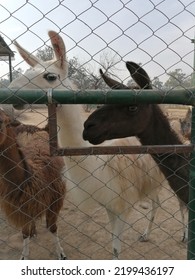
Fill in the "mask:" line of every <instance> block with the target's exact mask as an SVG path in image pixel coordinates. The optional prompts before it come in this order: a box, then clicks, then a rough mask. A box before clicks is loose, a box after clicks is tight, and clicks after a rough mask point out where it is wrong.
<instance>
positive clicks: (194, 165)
mask: <svg viewBox="0 0 195 280" xmlns="http://www.w3.org/2000/svg"><path fill="white" fill-rule="evenodd" d="M191 42H192V43H193V44H194V65H193V73H192V86H195V39H192V41H191ZM191 127H192V130H191V143H192V144H195V107H193V108H192V123H191ZM188 206H189V221H188V228H189V233H188V259H189V260H195V150H193V152H192V155H191V161H190V182H189V205H188Z"/></svg>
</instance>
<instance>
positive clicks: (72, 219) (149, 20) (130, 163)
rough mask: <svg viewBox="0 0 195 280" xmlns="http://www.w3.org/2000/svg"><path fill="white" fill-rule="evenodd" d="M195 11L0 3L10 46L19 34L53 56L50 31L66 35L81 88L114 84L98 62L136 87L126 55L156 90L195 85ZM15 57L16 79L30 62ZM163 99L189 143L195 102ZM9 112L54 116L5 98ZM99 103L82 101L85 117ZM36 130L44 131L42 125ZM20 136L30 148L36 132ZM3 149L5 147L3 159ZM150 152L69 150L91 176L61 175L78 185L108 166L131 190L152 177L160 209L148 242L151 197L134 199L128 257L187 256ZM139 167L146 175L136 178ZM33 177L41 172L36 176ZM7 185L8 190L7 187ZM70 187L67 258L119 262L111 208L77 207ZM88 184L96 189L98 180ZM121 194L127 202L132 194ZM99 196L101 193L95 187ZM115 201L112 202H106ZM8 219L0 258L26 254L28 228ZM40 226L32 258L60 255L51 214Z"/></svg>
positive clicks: (64, 229)
mask: <svg viewBox="0 0 195 280" xmlns="http://www.w3.org/2000/svg"><path fill="white" fill-rule="evenodd" d="M194 10H195V1H191V0H189V1H188V0H182V1H179V0H173V1H168V0H164V1H157V0H146V1H138V0H131V1H125V0H114V1H103V0H96V1H93V0H92V1H90V0H84V1H68V0H64V1H47V4H46V3H45V2H44V1H2V2H1V4H0V15H1V16H0V32H1V33H0V35H1V37H2V38H3V40H4V41H5V42H6V43H7V46H8V47H9V48H10V49H11V50H14V51H15V48H14V46H13V41H14V40H17V41H18V42H19V43H20V44H21V45H22V46H24V47H25V48H26V49H28V51H30V53H32V54H33V55H37V56H39V57H41V58H42V59H43V55H46V57H45V60H47V59H51V58H52V57H53V53H52V51H51V49H50V41H49V39H48V37H47V31H48V30H55V31H57V32H59V34H60V35H61V36H62V37H63V39H64V41H65V44H66V48H67V56H68V60H69V62H70V66H69V75H70V77H71V78H72V79H73V80H74V82H75V83H76V84H77V86H78V87H79V88H80V89H88V88H90V89H103V90H106V89H107V88H106V86H105V85H104V83H103V81H102V80H101V78H100V76H99V74H98V69H99V68H100V67H101V68H103V69H105V70H106V71H108V72H109V73H110V74H112V76H113V77H115V78H116V79H120V80H121V82H123V83H124V84H128V85H130V84H132V80H131V79H130V77H129V74H128V73H126V71H125V67H124V62H125V61H126V60H133V61H136V62H138V63H141V64H142V66H143V67H144V68H145V69H146V70H147V72H148V73H149V74H150V75H151V80H152V83H153V85H154V87H156V88H158V89H166V90H171V89H175V88H184V89H185V88H189V87H190V86H191V85H192V84H193V79H194V76H193V75H194V74H193V71H194V68H193V54H194V52H193V45H192V44H191V40H192V39H193V36H194V22H195V16H194V13H193V11H194ZM193 42H194V41H193V40H192V43H193ZM47 48H48V49H47ZM41 50H42V51H43V52H42V51H41ZM0 64H1V70H0V86H1V87H2V88H4V87H8V86H9V83H10V73H9V67H8V66H9V61H8V59H4V61H1V62H0ZM12 64H13V66H12V77H13V79H15V78H16V77H18V76H20V75H23V74H24V71H25V70H26V69H28V67H27V66H26V63H25V62H24V61H23V59H22V58H21V57H20V56H19V55H18V53H15V60H14V61H12ZM162 106H163V107H164V110H165V114H166V115H167V117H168V118H169V119H170V122H171V125H172V127H173V128H174V129H175V130H176V131H177V133H178V134H180V137H181V139H182V141H183V142H185V143H189V141H190V139H189V138H190V136H189V135H190V131H191V128H190V123H191V108H189V107H188V106H177V105H172V106H168V105H162ZM4 109H5V111H6V112H7V113H8V114H9V115H10V117H11V118H12V119H13V120H14V121H15V122H16V121H19V122H21V123H23V124H26V125H36V126H38V127H39V128H43V127H44V126H45V125H46V124H47V121H48V113H47V108H46V107H45V106H40V105H31V106H29V107H28V108H26V109H24V110H21V111H18V110H15V109H12V107H10V106H7V107H6V106H5V105H4ZM91 110H93V106H89V105H86V106H84V112H83V117H84V118H87V116H88V115H89V114H90V112H91ZM188 110H189V111H188ZM179 120H180V121H179ZM1 125H2V124H1ZM59 129H60V128H58V132H59ZM35 134H36V135H38V132H35ZM22 137H23V138H22V140H21V139H20V141H21V143H22V144H21V143H20V145H23V146H27V143H26V142H28V140H29V138H28V137H29V135H28V134H25V133H24V134H23V136H22ZM38 137H40V136H38ZM30 139H31V138H30ZM42 140H43V139H42ZM40 141H41V140H40ZM47 145H48V142H47V141H45V146H47ZM4 153H5V151H4V150H2V148H1V156H2V155H3V154H4ZM40 153H41V148H40ZM24 156H25V153H24ZM142 157H148V158H147V162H148V165H147V164H146V165H145V166H144V163H143V162H144V161H140V158H142ZM149 157H150V156H149V155H131V158H130V156H128V155H123V156H119V155H112V156H104V157H101V156H98V155H97V156H90V155H83V156H81V157H80V158H79V160H78V157H74V156H71V155H70V156H69V158H70V160H71V161H72V166H79V168H80V169H81V170H84V171H83V172H85V173H86V172H87V173H88V176H87V177H86V178H85V179H83V181H82V180H81V181H77V182H76V181H74V178H71V177H69V175H68V173H69V172H70V170H66V172H65V173H63V178H64V180H65V181H66V185H67V186H71V187H72V188H73V189H74V188H75V186H79V185H80V184H83V183H84V182H85V180H86V182H87V180H88V179H89V178H91V177H94V178H96V179H97V180H99V181H100V182H101V177H97V175H96V174H97V173H98V172H99V169H100V168H101V170H102V174H103V172H104V170H105V168H106V167H107V166H109V168H110V170H111V171H109V174H112V177H109V178H107V182H106V183H105V180H104V179H102V182H101V183H102V188H103V187H105V185H106V187H107V188H109V186H112V182H113V181H114V180H121V181H122V180H125V181H126V183H125V184H126V185H129V186H132V188H133V192H137V185H143V181H144V180H146V181H147V180H150V184H151V185H152V184H154V186H155V187H156V188H157V189H159V193H158V196H159V200H160V207H159V209H158V212H157V215H156V216H155V219H154V224H153V227H152V231H151V234H150V237H149V241H148V242H140V235H141V234H143V232H144V230H145V228H146V227H147V224H148V221H149V217H150V214H151V200H150V199H149V197H147V196H146V198H143V200H141V201H133V203H132V202H131V203H130V205H129V208H131V212H130V215H129V216H128V218H127V219H126V220H125V226H124V229H123V232H122V234H121V235H120V236H119V239H120V240H121V245H122V250H121V254H120V258H121V259H186V254H187V248H186V243H183V242H181V240H182V234H183V228H184V224H183V221H182V219H181V213H180V208H179V203H178V199H177V197H176V195H175V194H174V193H173V191H172V190H171V189H170V187H169V185H168V182H167V181H166V179H165V178H164V177H163V176H162V174H160V173H159V174H158V172H159V171H158V167H157V166H156V165H155V164H154V163H153V165H152V164H149V161H150V160H151V158H150V159H149ZM90 158H91V160H92V161H96V160H97V162H98V164H97V167H96V169H94V170H91V167H90V166H88V165H85V161H86V160H88V159H90ZM122 158H123V159H122ZM132 158H133V160H132ZM33 160H34V159H33ZM121 161H123V162H125V164H124V166H125V167H124V169H120V168H119V167H118V165H119V162H121ZM139 161H140V163H139ZM112 163H114V164H112ZM1 164H2V163H1ZM87 164H88V162H87ZM86 166H87V167H86ZM92 166H93V165H92ZM113 166H114V167H113ZM134 167H135V169H136V172H137V174H135V175H132V180H130V179H129V176H128V177H126V173H125V172H126V171H128V172H130V171H131V172H133V171H132V170H134ZM146 167H147V168H146ZM72 168H74V167H72ZM65 169H66V167H65ZM118 170H120V172H119V171H118ZM138 170H140V174H141V175H138ZM8 173H9V172H8ZM100 174H101V173H100ZM157 174H158V175H157ZM15 176H16V175H15ZM33 176H35V177H36V174H34V175H33ZM102 176H104V175H102ZM5 178H7V174H2V171H1V180H2V179H5ZM118 178H119V179H118ZM135 180H136V181H135ZM92 182H93V180H92ZM0 187H1V188H3V184H2V186H0ZM50 187H51V186H48V188H50ZM69 189H70V187H68V188H67V193H66V197H65V200H64V204H63V207H62V209H61V211H60V214H59V217H58V223H57V224H58V228H59V238H60V242H61V246H62V247H63V248H64V251H65V252H66V255H67V256H68V258H69V259H111V258H112V257H113V255H112V235H111V232H112V229H111V224H110V222H109V219H108V216H107V213H106V210H105V207H104V206H101V203H100V204H98V203H97V205H96V206H94V207H92V209H90V208H88V209H87V210H85V211H84V210H82V207H80V206H81V205H79V207H78V206H76V205H74V203H73V201H72V199H71V191H69ZM88 189H89V193H90V186H88ZM138 192H139V191H138ZM0 193H1V192H0ZM78 195H79V194H78ZM120 195H122V196H123V199H124V201H125V200H126V197H125V195H123V194H120ZM93 197H96V196H95V194H93ZM4 199H6V198H5V197H3V196H2V197H1V203H2V201H3V200H4ZM96 200H97V202H99V200H100V199H99V198H98V197H97V198H96ZM111 202H112V199H111V200H110V201H108V204H109V203H111ZM185 215H186V217H185V222H184V223H187V222H186V221H187V213H185ZM8 220H9V217H7V216H6V215H5V214H4V213H3V211H2V212H0V259H18V258H19V257H20V255H21V250H22V242H23V239H22V234H21V228H20V229H16V228H15V227H14V226H12V225H11V224H10V223H9V222H8ZM37 232H38V236H37V237H34V238H32V239H31V242H30V259H55V258H56V253H55V250H54V246H55V244H54V243H53V239H52V238H51V234H50V233H49V232H48V231H47V230H46V228H45V219H43V220H42V219H38V221H37Z"/></svg>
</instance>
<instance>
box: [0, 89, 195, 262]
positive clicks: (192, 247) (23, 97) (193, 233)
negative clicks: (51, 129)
mask: <svg viewBox="0 0 195 280" xmlns="http://www.w3.org/2000/svg"><path fill="white" fill-rule="evenodd" d="M0 103H2V104H17V105H21V104H48V103H49V104H51V103H60V104H114V103H115V104H116V103H117V104H127V103H129V104H136V103H137V104H140V103H143V104H144V103H145V104H183V105H191V106H195V87H194V88H190V89H181V90H170V91H167V92H165V91H160V90H120V91H117V90H114V91H112V90H109V91H99V90H86V91H84V92H81V91H70V90H67V91H65V90H57V89H55V90H52V89H49V90H41V89H40V90H38V89H37V90H14V89H12V90H11V89H7V88H6V89H0ZM192 144H193V145H195V107H193V109H192ZM193 147H194V146H193ZM191 154H192V157H191V162H190V182H189V188H190V197H189V223H188V225H189V236H188V259H195V150H194V149H193V151H192V153H191Z"/></svg>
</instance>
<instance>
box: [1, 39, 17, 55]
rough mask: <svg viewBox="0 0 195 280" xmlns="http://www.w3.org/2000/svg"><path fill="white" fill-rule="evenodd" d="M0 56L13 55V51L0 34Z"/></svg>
mask: <svg viewBox="0 0 195 280" xmlns="http://www.w3.org/2000/svg"><path fill="white" fill-rule="evenodd" d="M1 56H11V57H14V53H13V51H12V50H11V49H10V48H9V47H8V45H7V44H6V42H5V41H4V39H3V38H2V37H1V35H0V57H1Z"/></svg>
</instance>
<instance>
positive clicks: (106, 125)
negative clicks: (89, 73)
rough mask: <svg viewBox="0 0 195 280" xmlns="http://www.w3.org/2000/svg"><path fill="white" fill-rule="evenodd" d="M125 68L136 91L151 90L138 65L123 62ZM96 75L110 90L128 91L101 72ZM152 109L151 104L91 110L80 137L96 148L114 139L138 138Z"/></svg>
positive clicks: (150, 116)
mask: <svg viewBox="0 0 195 280" xmlns="http://www.w3.org/2000/svg"><path fill="white" fill-rule="evenodd" d="M126 67H127V69H128V70H129V72H130V74H131V77H132V78H133V79H134V81H135V82H136V83H137V85H138V87H139V88H144V89H151V88H152V86H151V82H150V78H149V76H148V74H147V73H146V72H145V70H144V69H143V68H142V67H140V65H138V64H136V63H134V62H127V63H126ZM100 73H101V75H102V77H103V79H104V81H105V82H106V83H107V84H108V85H109V86H110V87H111V88H117V89H124V88H128V87H126V86H124V85H121V84H120V83H118V82H117V81H114V80H112V79H110V78H109V77H107V76H106V75H105V74H103V73H102V71H100ZM152 108H153V107H152V105H148V104H139V105H138V104H124V105H123V104H120V105H119V104H118V105H117V104H113V105H103V106H101V107H100V108H98V109H97V110H96V111H94V112H93V113H92V114H91V115H90V116H89V117H88V119H87V120H86V122H85V123H84V131H83V138H84V140H88V141H89V142H90V143H92V144H95V145H97V144H100V143H102V142H103V141H105V140H111V139H115V138H124V137H128V136H138V137H139V134H141V133H142V131H144V130H145V129H146V127H147V126H148V124H149V123H150V121H151V119H152Z"/></svg>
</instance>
